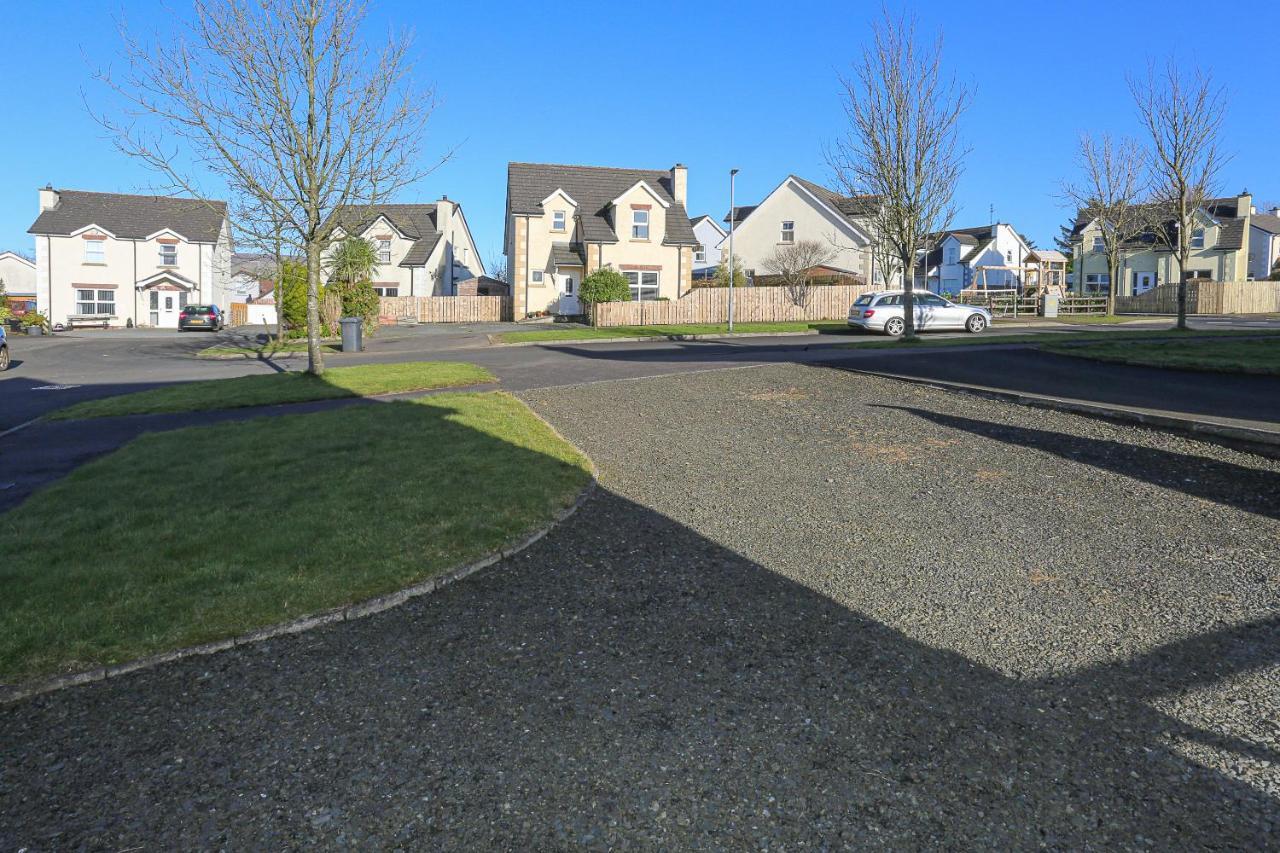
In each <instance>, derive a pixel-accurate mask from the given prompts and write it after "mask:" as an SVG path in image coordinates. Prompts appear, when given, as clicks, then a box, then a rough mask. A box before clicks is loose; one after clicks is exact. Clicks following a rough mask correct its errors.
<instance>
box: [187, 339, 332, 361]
mask: <svg viewBox="0 0 1280 853" xmlns="http://www.w3.org/2000/svg"><path fill="white" fill-rule="evenodd" d="M320 349H322V350H324V351H325V352H341V351H342V345H341V344H334V343H322V344H320ZM306 351H307V342H306V341H285V342H284V343H277V342H275V341H271V342H269V343H265V344H251V345H245V346H235V345H233V344H215V345H213V346H211V347H205V348H204V349H202V350H200V352H198V353H196V357H197V358H271V357H272V356H275V355H292V354H294V353H303V352H306Z"/></svg>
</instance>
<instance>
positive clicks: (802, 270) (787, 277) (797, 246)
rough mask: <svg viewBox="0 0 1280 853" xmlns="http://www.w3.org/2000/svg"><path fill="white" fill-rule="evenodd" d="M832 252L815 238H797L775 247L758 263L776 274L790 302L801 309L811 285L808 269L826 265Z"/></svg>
mask: <svg viewBox="0 0 1280 853" xmlns="http://www.w3.org/2000/svg"><path fill="white" fill-rule="evenodd" d="M835 254H836V253H835V250H834V249H833V248H832V247H831V246H829V245H827V244H826V243H823V242H821V241H819V240H799V241H797V242H795V243H790V244H786V245H782V246H778V247H777V248H776V249H774V250H773V251H772V252H770V253H769V254H768V255H767V256H766V257H765V258H764V260H762V261H761V262H760V266H761V267H763V268H764V269H765V270H766V271H767V272H768V273H769V274H770V275H775V276H777V277H778V279H779V283H780V284H781V285H782V286H783V287H784V288H786V291H787V297H788V298H789V299H790V300H791V302H792V304H793V305H796V306H798V307H800V308H803V307H805V306H806V305H808V304H809V296H810V291H811V289H812V287H813V285H812V284H810V274H811V271H812V270H813V269H814V268H815V267H821V266H825V265H826V264H829V263H830V262H831V259H832V258H834V257H835Z"/></svg>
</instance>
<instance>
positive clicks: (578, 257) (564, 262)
mask: <svg viewBox="0 0 1280 853" xmlns="http://www.w3.org/2000/svg"><path fill="white" fill-rule="evenodd" d="M551 263H553V264H557V265H559V266H562V267H583V266H586V265H587V259H586V255H584V254H583V253H582V244H581V243H552V244H551Z"/></svg>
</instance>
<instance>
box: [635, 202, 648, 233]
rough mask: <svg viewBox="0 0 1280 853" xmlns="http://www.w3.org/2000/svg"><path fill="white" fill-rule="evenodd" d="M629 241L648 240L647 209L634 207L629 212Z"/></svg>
mask: <svg viewBox="0 0 1280 853" xmlns="http://www.w3.org/2000/svg"><path fill="white" fill-rule="evenodd" d="M631 239H632V240H648V239H649V209H648V208H641V207H636V208H632V210H631Z"/></svg>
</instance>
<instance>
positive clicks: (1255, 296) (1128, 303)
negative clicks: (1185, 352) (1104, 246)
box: [1116, 281, 1280, 314]
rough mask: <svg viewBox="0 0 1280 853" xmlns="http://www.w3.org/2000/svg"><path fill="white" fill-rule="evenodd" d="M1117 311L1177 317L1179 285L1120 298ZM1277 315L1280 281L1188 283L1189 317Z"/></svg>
mask: <svg viewBox="0 0 1280 853" xmlns="http://www.w3.org/2000/svg"><path fill="white" fill-rule="evenodd" d="M1116 311H1117V312H1120V313H1126V314H1131V313H1137V314H1176V313H1178V285H1177V283H1170V284H1162V285H1159V286H1158V287H1153V288H1152V289H1151V290H1148V291H1147V292H1146V293H1141V294H1138V295H1137V296H1117V297H1116ZM1276 312H1280V281H1190V282H1187V313H1188V314H1272V313H1276Z"/></svg>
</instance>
